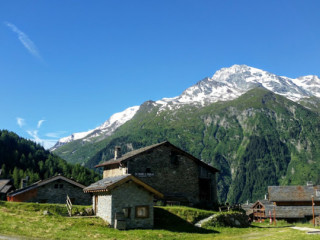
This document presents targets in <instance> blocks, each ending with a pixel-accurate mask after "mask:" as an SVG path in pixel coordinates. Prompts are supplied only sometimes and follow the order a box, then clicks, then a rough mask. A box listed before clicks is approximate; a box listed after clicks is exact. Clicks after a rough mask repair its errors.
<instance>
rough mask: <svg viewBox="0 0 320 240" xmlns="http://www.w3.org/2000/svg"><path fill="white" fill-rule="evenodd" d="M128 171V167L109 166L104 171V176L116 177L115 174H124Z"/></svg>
mask: <svg viewBox="0 0 320 240" xmlns="http://www.w3.org/2000/svg"><path fill="white" fill-rule="evenodd" d="M126 173H127V169H126V168H119V167H118V166H116V167H114V166H113V167H109V166H108V168H105V169H104V171H103V178H107V177H114V176H119V175H124V174H126Z"/></svg>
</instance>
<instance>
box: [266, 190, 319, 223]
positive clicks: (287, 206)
mask: <svg viewBox="0 0 320 240" xmlns="http://www.w3.org/2000/svg"><path fill="white" fill-rule="evenodd" d="M268 195H269V202H272V203H273V206H271V207H270V211H271V212H272V215H273V214H274V211H275V215H276V219H285V220H287V221H295V220H299V219H300V220H301V219H307V220H310V219H312V217H313V211H314V213H315V215H316V216H319V214H320V186H319V185H317V186H313V185H312V184H310V185H307V186H269V187H268ZM312 206H313V207H312ZM266 214H267V211H266Z"/></svg>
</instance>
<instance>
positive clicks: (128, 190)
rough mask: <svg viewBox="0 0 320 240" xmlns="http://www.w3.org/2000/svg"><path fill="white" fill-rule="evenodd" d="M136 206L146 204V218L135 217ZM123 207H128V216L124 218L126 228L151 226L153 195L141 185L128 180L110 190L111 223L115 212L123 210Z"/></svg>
mask: <svg viewBox="0 0 320 240" xmlns="http://www.w3.org/2000/svg"><path fill="white" fill-rule="evenodd" d="M137 206H148V207H149V217H148V218H136V216H135V209H136V207H137ZM123 208H130V212H131V214H130V218H126V224H127V228H153V221H154V220H153V219H154V216H153V195H152V194H151V193H150V192H149V191H147V190H145V189H144V188H143V187H141V186H139V185H137V184H136V183H134V182H132V181H130V182H127V183H124V184H123V185H121V186H120V187H118V188H116V189H114V190H113V191H112V211H113V213H114V214H113V215H112V224H114V220H115V219H114V216H115V213H116V212H123Z"/></svg>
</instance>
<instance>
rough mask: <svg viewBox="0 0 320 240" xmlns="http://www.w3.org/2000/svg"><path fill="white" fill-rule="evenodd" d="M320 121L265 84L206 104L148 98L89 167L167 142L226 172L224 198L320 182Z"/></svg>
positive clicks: (255, 196) (222, 174)
mask: <svg viewBox="0 0 320 240" xmlns="http://www.w3.org/2000/svg"><path fill="white" fill-rule="evenodd" d="M319 139H320V119H319V115H318V114H317V113H316V112H313V111H311V110H309V109H307V108H305V107H303V106H301V105H299V104H297V103H295V102H293V101H290V100H288V99H286V98H285V97H282V96H279V95H276V94H274V93H272V92H270V91H267V90H265V89H263V88H256V89H253V90H251V91H249V92H247V93H246V94H244V95H242V96H241V97H239V98H238V99H236V100H233V101H229V102H218V103H213V104H211V105H208V106H206V107H203V108H197V107H196V106H190V105H186V106H184V107H181V108H180V109H178V110H174V111H171V110H170V109H164V110H162V111H159V109H158V108H157V107H156V106H155V105H154V104H153V102H151V101H150V102H146V103H145V104H143V105H142V106H141V107H140V110H139V111H138V113H137V114H136V116H135V117H134V118H133V119H132V120H131V121H129V122H127V123H126V124H124V125H123V126H121V127H120V128H119V129H118V130H117V131H116V132H115V133H114V135H113V136H111V137H110V138H109V139H107V141H106V142H105V144H106V147H105V148H104V149H103V150H101V151H100V152H99V153H98V154H96V155H95V156H94V157H92V158H91V159H90V161H89V162H88V163H87V166H88V167H93V166H94V165H96V164H98V163H99V162H100V161H105V160H109V159H111V158H112V157H113V149H114V146H116V145H120V146H121V147H122V149H123V152H127V151H131V150H133V149H137V148H140V147H144V146H147V145H151V144H154V143H157V142H161V141H164V140H168V141H170V142H171V143H173V144H174V145H176V146H178V147H180V148H182V149H183V150H185V151H187V152H189V153H191V154H192V155H194V156H196V157H198V158H199V159H202V160H203V161H205V162H207V163H210V164H212V165H213V166H214V167H216V168H218V169H220V170H221V172H220V174H219V175H218V195H219V199H220V201H229V202H233V203H235V202H245V201H247V200H256V199H259V198H260V199H261V198H263V197H264V195H265V193H266V192H267V186H269V185H279V184H280V185H281V184H305V183H306V181H313V182H314V183H317V184H320V175H319V172H320V140H319Z"/></svg>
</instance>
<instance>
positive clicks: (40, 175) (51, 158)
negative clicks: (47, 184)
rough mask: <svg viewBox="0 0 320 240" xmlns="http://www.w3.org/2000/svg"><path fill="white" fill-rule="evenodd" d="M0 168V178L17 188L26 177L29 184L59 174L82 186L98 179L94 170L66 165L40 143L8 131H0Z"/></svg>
mask: <svg viewBox="0 0 320 240" xmlns="http://www.w3.org/2000/svg"><path fill="white" fill-rule="evenodd" d="M0 166H1V169H2V173H1V176H0V178H12V179H13V180H14V185H15V187H16V188H18V187H19V184H20V181H21V179H22V178H25V177H26V176H29V182H28V184H31V183H33V182H36V181H38V180H40V179H46V178H48V177H51V176H54V175H56V174H59V173H60V174H62V175H64V176H65V177H68V178H73V179H75V180H76V181H78V182H80V183H82V184H84V185H89V184H90V183H92V182H95V181H97V180H98V179H99V178H100V176H99V175H98V174H97V173H95V172H94V171H93V170H89V169H87V168H85V167H82V166H80V165H79V164H76V165H72V164H69V163H67V162H66V161H65V160H63V159H61V158H60V157H58V156H56V155H54V154H52V153H50V152H49V151H47V150H45V149H44V148H43V147H41V146H40V145H39V144H36V143H35V142H33V141H30V140H26V139H24V138H21V137H19V136H18V135H17V134H15V133H13V132H9V131H7V130H0Z"/></svg>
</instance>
